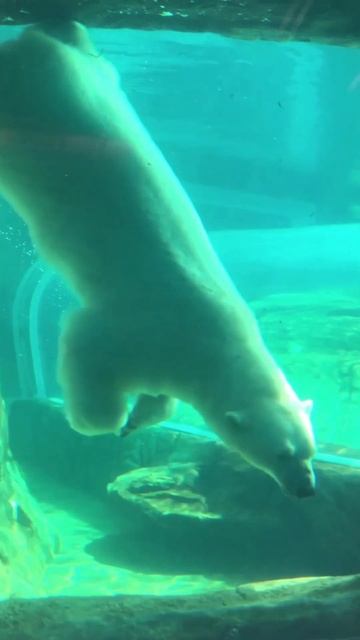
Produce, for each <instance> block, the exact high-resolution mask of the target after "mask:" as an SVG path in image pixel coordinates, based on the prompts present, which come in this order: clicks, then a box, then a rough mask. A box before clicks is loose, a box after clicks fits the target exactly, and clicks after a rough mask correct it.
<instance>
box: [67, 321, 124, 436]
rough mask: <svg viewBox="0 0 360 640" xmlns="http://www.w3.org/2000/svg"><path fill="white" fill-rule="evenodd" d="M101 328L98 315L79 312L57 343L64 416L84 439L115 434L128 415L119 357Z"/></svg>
mask: <svg viewBox="0 0 360 640" xmlns="http://www.w3.org/2000/svg"><path fill="white" fill-rule="evenodd" d="M105 324H106V323H105V322H104V321H103V320H102V318H101V315H99V314H96V313H95V312H92V311H88V310H86V309H81V310H80V311H76V312H75V313H73V314H72V315H71V316H70V318H69V319H68V321H67V325H66V327H65V330H64V332H63V335H62V336H61V339H60V358H59V380H60V384H61V386H62V388H63V392H64V400H65V409H66V413H67V416H68V419H69V422H70V424H71V426H72V428H73V429H75V431H78V432H79V433H83V434H85V435H97V434H102V433H109V432H112V433H116V432H117V431H118V430H119V429H120V428H121V427H122V425H124V424H125V423H126V420H127V415H128V412H127V402H126V396H125V394H123V393H121V383H120V376H119V362H118V361H119V354H117V353H116V349H115V348H114V346H113V344H112V341H111V339H110V337H109V336H108V332H107V330H106V326H105ZM108 345H110V347H112V348H111V349H110V347H108Z"/></svg>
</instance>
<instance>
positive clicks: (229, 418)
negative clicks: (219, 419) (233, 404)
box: [225, 411, 246, 429]
mask: <svg viewBox="0 0 360 640" xmlns="http://www.w3.org/2000/svg"><path fill="white" fill-rule="evenodd" d="M225 419H226V422H227V424H228V425H229V426H230V427H236V428H237V429H238V428H239V427H240V428H241V429H243V428H245V425H246V423H245V412H244V411H227V412H226V413H225Z"/></svg>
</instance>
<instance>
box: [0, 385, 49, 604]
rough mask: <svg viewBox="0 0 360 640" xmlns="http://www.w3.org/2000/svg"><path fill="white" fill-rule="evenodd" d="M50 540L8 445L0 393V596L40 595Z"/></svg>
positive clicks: (42, 519)
mask: <svg viewBox="0 0 360 640" xmlns="http://www.w3.org/2000/svg"><path fill="white" fill-rule="evenodd" d="M52 548H53V540H52V536H51V534H50V532H49V531H48V529H47V525H46V519H45V516H44V515H43V514H42V513H41V510H40V508H39V506H38V505H37V503H36V501H35V500H34V499H33V498H32V496H31V495H30V493H29V490H28V488H27V485H26V482H25V479H24V477H23V475H22V473H21V471H20V469H19V466H18V465H17V463H16V462H15V460H14V459H13V458H12V455H11V452H10V450H9V446H8V431H7V418H6V411H5V403H4V400H3V399H2V398H1V396H0V597H6V596H20V597H24V596H34V595H41V594H43V588H42V577H43V574H44V571H45V568H46V565H47V562H48V561H49V560H50V559H51V557H52Z"/></svg>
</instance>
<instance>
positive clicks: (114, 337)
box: [0, 22, 315, 496]
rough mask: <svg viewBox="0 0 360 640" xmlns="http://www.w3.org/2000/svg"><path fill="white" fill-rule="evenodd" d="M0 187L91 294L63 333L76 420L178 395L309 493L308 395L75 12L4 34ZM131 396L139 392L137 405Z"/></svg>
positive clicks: (134, 423)
mask: <svg viewBox="0 0 360 640" xmlns="http://www.w3.org/2000/svg"><path fill="white" fill-rule="evenodd" d="M0 190H1V192H2V193H3V194H4V196H5V197H6V198H7V199H8V201H9V202H10V203H11V204H12V205H13V207H14V209H15V210H16V211H17V212H18V213H19V215H20V216H22V218H23V219H24V220H25V222H26V223H27V224H28V227H29V229H30V233H31V237H32V239H33V241H34V243H35V245H36V246H37V247H38V249H39V251H40V253H41V254H42V255H43V256H44V258H45V259H46V260H47V261H48V262H49V263H51V264H52V265H53V266H54V267H55V268H56V269H57V270H58V271H59V272H60V273H61V274H62V275H63V276H64V277H65V278H66V279H67V281H68V283H69V284H70V285H71V286H72V288H73V289H74V290H75V292H76V293H77V295H78V296H79V297H80V299H81V301H82V308H81V309H80V310H79V311H77V312H76V313H74V314H73V315H71V317H70V318H69V319H68V321H67V325H66V327H65V329H64V331H63V335H62V338H61V342H60V364H59V378H60V382H61V384H62V387H63V390H64V397H65V405H66V408H67V413H68V416H69V420H70V423H71V425H72V426H73V428H74V429H76V430H77V431H80V432H81V433H85V434H98V433H104V432H117V431H118V430H119V428H121V427H124V426H125V432H126V430H130V429H132V428H134V427H138V426H142V425H146V424H151V423H153V422H155V421H160V420H163V419H166V418H168V417H169V416H170V415H171V413H172V411H173V409H174V405H175V400H174V398H179V399H181V400H183V401H185V402H188V403H190V404H192V405H193V406H194V407H195V408H196V409H197V410H198V411H199V412H200V413H201V414H202V416H203V417H204V419H205V421H206V422H207V423H208V424H209V425H210V426H211V427H212V428H213V429H214V430H215V431H216V432H217V433H218V434H219V435H220V437H221V438H222V439H223V441H224V442H225V443H226V444H227V445H228V446H230V447H232V448H234V449H236V450H237V451H238V452H239V453H240V454H241V455H242V456H243V457H244V458H245V459H246V460H247V461H248V462H249V463H250V464H252V465H254V466H256V467H259V468H260V469H263V470H264V471H265V472H267V473H268V474H270V475H271V476H273V477H274V478H275V479H276V480H277V481H278V482H279V484H280V485H281V486H282V487H283V488H284V489H285V490H286V491H288V492H289V493H291V494H293V495H297V496H307V495H311V494H313V492H314V484H315V481H314V474H313V470H312V466H311V459H312V457H313V455H314V439H313V435H312V430H311V425H310V420H309V416H308V408H309V403H303V402H301V401H300V400H299V399H298V398H297V396H296V395H295V393H294V392H293V391H292V389H291V387H290V386H289V384H288V383H287V382H286V380H285V378H284V376H283V374H282V373H281V372H280V370H279V369H278V367H277V366H276V364H275V363H274V361H273V359H272V357H271V356H270V354H269V352H268V351H267V350H266V348H265V346H264V344H263V341H262V339H261V336H260V334H259V331H258V328H257V325H256V322H255V320H254V318H253V316H252V315H251V313H250V311H249V309H248V307H247V306H246V304H245V303H244V301H243V300H242V299H241V297H240V296H239V294H238V292H237V291H236V289H235V287H234V285H233V284H232V282H231V280H230V279H229V277H228V275H227V274H226V272H225V271H224V269H223V267H222V265H221V263H220V261H219V260H218V258H217V256H216V254H215V252H214V250H213V249H212V247H211V245H210V243H209V240H208V238H207V235H206V233H205V231H204V228H203V227H202V224H201V222H200V219H199V217H198V215H197V213H196V211H195V210H194V207H193V205H192V203H191V202H190V200H189V198H188V197H187V195H186V193H185V192H184V190H183V188H182V187H181V185H180V183H179V181H178V180H177V178H176V177H175V175H174V174H173V172H172V171H171V169H170V167H169V165H168V164H167V163H166V161H165V159H164V158H163V156H162V155H161V153H160V151H159V150H158V148H157V147H156V145H155V144H154V142H153V141H152V140H151V138H150V137H149V135H148V133H147V132H146V131H145V129H144V128H143V126H142V124H141V122H140V121H139V119H138V118H137V117H136V115H135V113H134V111H133V110H132V108H131V107H130V105H129V104H128V102H127V99H126V97H125V95H124V94H123V92H122V91H121V89H120V88H119V84H118V77H117V74H116V71H115V69H114V68H113V67H112V65H110V64H109V63H108V62H107V61H106V60H104V58H103V57H102V56H101V55H100V54H98V53H97V51H96V50H95V49H94V47H93V45H92V44H91V42H90V40H89V37H88V35H87V31H86V29H85V28H84V27H83V26H81V25H80V24H78V23H74V22H68V23H63V24H56V23H53V24H50V23H49V24H47V25H43V26H42V27H40V26H35V27H30V28H28V29H26V30H25V31H24V32H23V33H22V34H21V35H20V37H19V38H18V39H16V40H13V41H10V42H7V43H5V44H3V45H1V47H0ZM128 394H136V395H138V396H139V401H138V404H137V406H136V407H135V409H134V412H133V413H132V415H130V417H128V409H127V397H128Z"/></svg>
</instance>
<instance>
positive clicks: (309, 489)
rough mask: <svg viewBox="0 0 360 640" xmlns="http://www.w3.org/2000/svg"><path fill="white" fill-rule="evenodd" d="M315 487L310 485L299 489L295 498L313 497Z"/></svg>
mask: <svg viewBox="0 0 360 640" xmlns="http://www.w3.org/2000/svg"><path fill="white" fill-rule="evenodd" d="M315 493H316V492H315V487H314V486H313V485H312V484H308V485H306V486H304V487H299V489H298V490H297V492H296V497H297V498H311V497H312V496H314V495H315Z"/></svg>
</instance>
